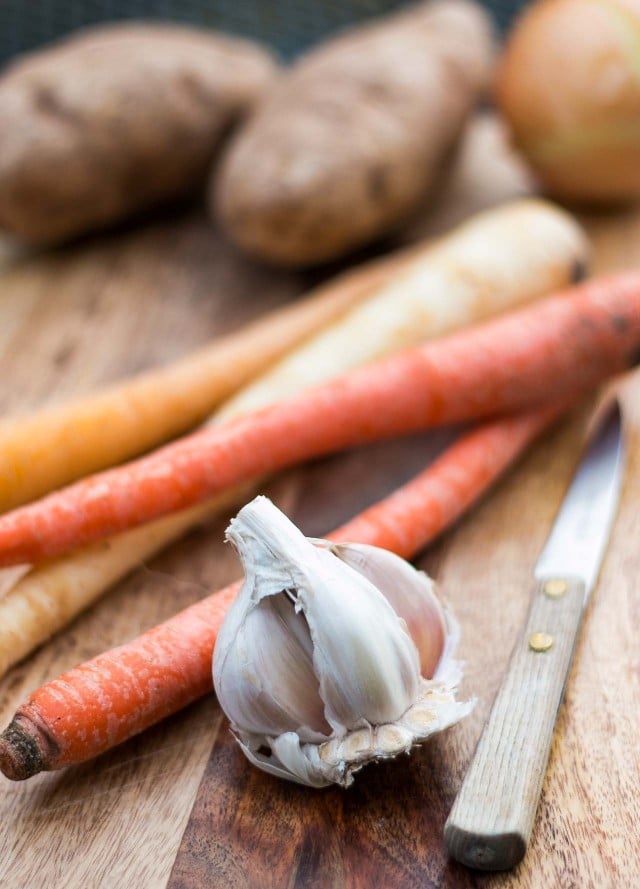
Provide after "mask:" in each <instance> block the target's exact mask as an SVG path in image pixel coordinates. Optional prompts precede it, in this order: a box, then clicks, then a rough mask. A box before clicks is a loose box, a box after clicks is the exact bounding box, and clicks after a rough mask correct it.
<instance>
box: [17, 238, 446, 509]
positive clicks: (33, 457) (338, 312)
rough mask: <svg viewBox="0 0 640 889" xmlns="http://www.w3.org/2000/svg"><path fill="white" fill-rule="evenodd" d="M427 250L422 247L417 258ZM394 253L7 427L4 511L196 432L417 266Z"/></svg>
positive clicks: (407, 256)
mask: <svg viewBox="0 0 640 889" xmlns="http://www.w3.org/2000/svg"><path fill="white" fill-rule="evenodd" d="M422 253H425V254H426V253H428V248H426V247H424V246H422V247H421V249H420V251H419V252H418V254H417V255H418V256H420V255H421V254H422ZM415 255H416V252H415V250H412V251H411V252H409V253H407V252H405V251H403V252H402V253H398V254H394V255H393V256H392V257H391V258H385V259H384V260H377V261H375V262H372V263H368V264H367V265H366V266H364V267H362V268H359V269H356V270H355V271H350V272H348V273H346V274H343V275H340V276H339V277H338V278H336V279H334V280H332V281H330V282H329V283H328V284H324V285H323V286H322V287H320V288H318V289H317V290H315V291H314V292H313V293H312V294H310V295H309V296H308V297H306V298H304V299H301V300H297V301H296V302H295V303H293V304H292V305H289V306H285V307H284V308H281V309H277V310H275V311H273V312H270V313H269V314H267V315H265V316H264V317H262V318H259V319H258V320H257V321H254V322H253V323H251V324H248V325H246V326H245V327H242V328H241V329H240V330H237V331H235V332H233V333H230V334H227V335H226V336H221V337H218V338H217V339H215V340H214V341H213V342H212V343H210V344H209V345H207V346H204V347H203V348H201V349H198V350H197V351H195V352H192V353H191V354H189V355H186V356H185V357H183V358H181V359H179V360H177V361H175V362H173V363H172V364H169V365H166V366H164V367H159V368H156V369H153V370H149V371H146V372H145V373H143V374H140V375H139V376H137V377H133V378H132V379H128V380H124V381H123V382H121V383H116V384H115V385H112V386H109V387H108V388H106V389H102V390H99V391H97V392H91V393H89V394H88V395H86V396H84V397H81V398H77V399H74V400H73V401H71V402H68V403H64V404H60V405H57V406H55V407H52V408H45V409H44V410H42V411H38V412H36V413H34V414H32V415H31V416H25V417H18V418H10V419H5V420H3V422H0V511H2V512H4V511H5V510H7V509H13V508H15V507H16V506H20V505H21V504H23V503H27V502H28V501H29V500H34V499H35V498H36V497H41V496H43V495H44V494H47V493H48V492H49V491H51V490H53V489H54V488H60V487H62V486H63V485H66V484H69V483H70V482H72V481H75V480H76V479H78V478H82V477H83V476H85V475H88V474H89V473H90V472H97V471H98V470H101V469H104V468H105V467H107V466H113V465H114V464H116V463H122V462H123V461H124V460H130V459H132V458H133V457H137V456H138V455H139V454H142V453H143V452H144V451H148V450H149V449H150V448H152V447H157V446H158V445H160V444H162V443H163V442H165V441H167V440H168V439H170V438H174V437H175V436H176V435H182V434H184V433H185V432H188V431H189V430H190V429H193V427H194V426H196V425H197V424H198V423H200V422H201V421H202V420H204V419H205V417H207V416H208V414H209V413H210V412H211V411H212V410H213V408H215V407H216V406H217V405H218V404H220V403H221V402H222V401H224V400H225V399H226V398H228V397H229V396H230V395H232V394H233V393H235V392H236V391H238V390H239V389H240V388H241V387H242V386H243V385H245V384H246V383H247V382H248V381H249V380H253V379H254V378H255V377H256V375H257V374H259V373H260V372H261V371H264V369H265V368H267V367H269V366H270V365H271V364H273V362H274V361H276V360H277V359H279V358H281V357H282V356H283V355H284V354H286V353H287V352H289V351H290V350H291V349H292V348H293V347H294V346H297V345H299V344H300V343H301V342H303V341H304V340H306V338H307V337H309V336H311V335H312V334H315V333H316V332H317V331H318V330H320V329H322V328H323V327H326V325H328V324H330V323H333V322H335V321H337V320H338V319H339V318H340V317H341V316H342V315H344V314H345V312H347V311H348V310H349V309H351V308H353V307H354V306H355V305H356V304H357V303H359V302H361V301H362V300H364V299H365V298H366V297H368V296H369V295H370V294H371V293H373V292H375V291H376V289H378V288H380V287H381V286H383V285H384V283H386V282H387V281H388V279H389V278H390V277H391V275H392V273H393V272H394V271H396V270H397V269H399V268H402V266H403V265H406V264H408V263H409V262H411V261H412V260H414V258H415Z"/></svg>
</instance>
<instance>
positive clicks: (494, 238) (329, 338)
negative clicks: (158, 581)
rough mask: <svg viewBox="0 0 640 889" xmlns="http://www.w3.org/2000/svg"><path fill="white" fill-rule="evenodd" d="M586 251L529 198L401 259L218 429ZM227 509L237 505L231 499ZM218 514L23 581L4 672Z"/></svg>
mask: <svg viewBox="0 0 640 889" xmlns="http://www.w3.org/2000/svg"><path fill="white" fill-rule="evenodd" d="M586 254H587V249H586V243H585V239H584V236H583V235H582V232H581V231H580V229H579V228H578V227H577V225H576V224H575V223H574V222H573V220H572V219H571V218H570V217H569V216H567V214H565V213H563V212H562V211H560V210H558V209H556V208H555V207H553V206H552V205H549V204H545V203H543V202H540V201H521V202H517V203H515V204H513V205H509V206H506V207H504V208H500V209H498V210H494V211H490V212H487V213H484V214H482V215H481V216H479V217H477V218H476V219H474V220H472V221H471V222H470V223H467V224H466V225H465V226H463V227H461V228H460V229H458V230H456V231H454V232H453V233H452V234H451V235H450V236H449V237H447V238H444V239H442V240H441V241H439V242H438V243H436V244H435V245H434V246H433V247H432V248H431V249H430V250H429V251H428V252H427V251H420V252H415V251H414V252H412V253H411V254H406V253H405V254H401V259H402V262H401V261H400V260H395V261H394V260H393V258H392V259H391V260H389V261H388V264H386V265H385V266H384V267H380V266H377V267H375V268H377V269H378V270H379V271H381V272H382V274H380V277H379V279H378V282H377V286H376V284H375V283H372V279H368V283H369V284H370V291H369V293H368V295H367V297H366V299H365V300H363V302H362V303H361V305H362V309H363V312H359V310H358V307H357V306H356V308H355V309H352V310H351V311H349V312H347V313H345V314H344V315H343V319H342V321H341V322H336V323H334V324H333V325H332V326H331V327H330V328H328V329H327V333H326V334H323V333H321V334H319V335H316V337H314V338H312V339H309V340H308V341H307V342H306V343H304V344H303V345H302V346H300V348H299V349H298V350H297V351H296V352H294V353H293V354H292V355H291V356H290V357H289V358H287V359H285V360H283V362H282V363H281V364H280V365H277V366H276V367H275V368H274V371H273V372H272V373H267V374H266V376H265V378H264V380H265V382H264V383H263V382H261V381H262V379H263V378H262V377H261V378H260V379H259V380H258V382H257V384H256V385H255V386H249V387H247V388H246V389H244V390H241V391H240V392H239V394H238V396H237V397H236V398H233V399H231V400H230V401H228V402H227V403H226V404H225V405H224V406H223V407H222V409H221V410H219V411H218V412H217V413H216V414H214V416H213V418H212V422H220V421H221V420H229V419H231V418H232V417H235V416H239V415H241V414H243V413H246V412H248V411H250V410H251V409H255V408H258V407H263V406H266V405H268V404H271V403H273V402H275V401H278V400H281V399H283V398H285V397H287V396H289V395H291V394H293V393H294V392H295V391H300V390H302V389H305V388H308V387H310V386H312V385H314V384H316V383H319V382H321V381H323V380H325V379H327V378H328V377H331V376H336V375H338V374H339V373H341V372H343V371H345V370H348V369H349V368H351V367H352V366H354V363H357V364H366V363H368V362H369V361H373V360H375V359H376V358H378V357H380V356H381V355H383V354H388V353H390V352H393V351H395V350H397V349H400V348H402V347H404V346H407V345H411V344H412V343H414V342H415V341H416V339H420V340H426V339H429V338H430V337H432V336H436V335H438V334H441V333H443V332H444V331H446V330H451V329H453V328H455V327H459V326H463V325H464V324H465V323H472V322H473V321H475V320H479V319H480V318H482V317H485V316H486V315H487V314H491V313H496V312H498V311H500V310H501V309H502V308H505V307H506V306H507V305H513V304H517V303H519V302H523V301H526V300H529V299H532V298H533V297H534V296H539V295H542V294H543V293H545V292H546V291H547V290H552V289H555V288H556V287H562V286H563V285H564V284H566V283H568V282H569V281H570V280H572V279H573V278H574V277H576V272H577V270H579V269H580V268H583V267H584V265H585V261H586ZM391 262H395V265H394V266H393V268H395V271H396V274H395V275H394V277H393V278H391V277H390V276H388V274H385V272H387V271H388V270H389V269H391V268H392V266H391ZM346 280H347V282H348V281H349V280H350V279H346ZM353 280H354V281H356V280H357V278H354V279H353ZM362 280H364V281H366V280H367V279H366V277H365V278H363V279H362ZM383 282H384V283H383ZM329 290H331V287H330V288H329ZM369 306H371V309H369ZM385 338H387V339H385ZM245 493H246V491H245ZM236 496H237V497H239V496H240V494H237V495H236ZM224 503H225V505H227V504H228V499H227V498H225V501H224ZM219 509H220V500H219V498H216V500H214V501H210V502H209V503H207V504H204V505H199V506H196V507H194V508H191V509H189V510H186V511H183V512H180V513H178V514H176V515H173V516H169V517H167V518H164V519H162V520H160V521H159V522H151V523H149V524H147V525H144V526H142V527H140V528H137V529H135V530H134V531H131V532H126V533H124V534H120V535H118V536H116V537H113V538H111V539H110V541H109V546H108V547H105V546H104V545H101V544H96V545H90V546H87V547H83V548H82V549H80V550H78V551H76V552H73V553H70V554H69V555H66V556H63V557H61V558H59V559H56V560H55V561H53V562H50V563H48V564H46V565H43V566H41V567H39V568H38V569H36V570H34V571H33V572H31V573H30V574H29V575H27V577H25V578H24V579H23V580H21V581H19V582H18V583H17V584H16V586H15V587H14V589H13V590H12V596H11V604H10V600H7V603H6V609H2V608H0V649H1V650H3V651H4V655H3V657H2V658H0V674H1V673H2V670H3V669H4V670H6V669H7V668H8V666H10V664H12V663H15V662H16V661H17V660H19V659H20V658H22V657H24V656H25V655H26V654H27V653H28V651H29V650H30V649H33V648H35V647H36V646H37V645H39V644H41V643H42V642H43V641H45V640H46V639H47V638H48V637H49V636H50V635H52V634H53V633H55V632H57V631H58V630H59V629H61V628H62V627H63V626H64V625H65V623H66V622H68V621H69V620H71V619H72V618H73V617H74V616H75V615H76V614H78V613H79V612H80V611H81V610H83V608H86V607H87V606H88V605H89V604H91V603H92V602H93V601H95V599H97V598H98V596H99V595H101V593H103V592H104V590H105V589H107V588H108V587H109V586H110V585H111V584H113V583H115V582H117V581H118V580H119V579H120V578H122V577H123V576H125V575H126V574H127V573H128V572H129V571H130V570H132V569H133V568H135V567H136V566H137V565H139V564H140V562H141V561H143V560H144V559H148V558H150V557H151V556H152V555H153V554H154V553H155V552H158V551H159V550H160V549H162V548H163V547H164V546H166V545H167V544H168V543H170V542H171V541H172V540H175V539H177V538H178V537H180V536H181V535H182V534H184V533H186V531H188V530H189V528H191V527H193V526H194V525H195V524H197V523H198V522H200V521H202V520H203V518H205V517H207V516H209V515H213V514H215V513H216V512H217V511H219ZM65 589H66V590H68V591H71V592H69V593H68V602H67V604H65V605H63V606H60V605H59V600H60V599H61V598H63V593H64V590H65ZM23 600H28V602H29V603H30V604H29V606H28V607H26V606H21V605H20V603H21V602H22V601H23ZM13 603H15V606H14V604H13ZM14 607H15V610H16V611H20V613H21V617H20V619H19V621H16V620H14V619H13V618H11V616H10V615H11V613H12V609H13V608H14ZM3 625H5V626H6V627H7V629H6V630H5V631H4V632H3V630H2V627H3ZM10 627H13V628H14V629H9V628H10ZM18 637H20V640H21V641H20V642H19V643H18V641H17V640H18Z"/></svg>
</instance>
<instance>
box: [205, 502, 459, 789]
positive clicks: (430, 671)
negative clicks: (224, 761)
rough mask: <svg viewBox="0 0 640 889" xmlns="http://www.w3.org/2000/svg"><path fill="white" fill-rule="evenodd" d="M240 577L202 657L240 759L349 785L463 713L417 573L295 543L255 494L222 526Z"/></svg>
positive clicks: (317, 543) (438, 612)
mask: <svg viewBox="0 0 640 889" xmlns="http://www.w3.org/2000/svg"><path fill="white" fill-rule="evenodd" d="M227 539H228V540H230V541H231V542H232V543H233V544H234V546H235V547H236V549H237V550H238V553H239V555H240V559H241V561H242V564H243V568H244V572H245V579H244V583H243V585H242V588H241V590H240V592H239V594H238V596H237V598H236V600H235V602H234V604H233V605H232V607H231V609H230V610H229V613H228V614H227V617H226V618H225V621H224V623H223V625H222V628H221V630H220V633H219V635H218V641H217V643H216V647H215V651H214V657H213V676H214V685H215V689H216V693H217V695H218V700H219V702H220V705H221V706H222V708H223V710H224V711H225V713H226V714H227V716H228V717H229V719H230V721H231V726H232V730H233V732H234V734H235V736H236V738H237V740H238V742H239V744H240V746H241V748H242V750H243V751H244V753H245V754H246V756H247V757H248V759H249V760H250V761H251V762H252V763H254V764H255V765H257V766H258V767H259V768H261V769H263V770H264V771H266V772H269V773H271V774H274V775H277V776H279V777H282V778H288V779H289V780H292V781H297V782H299V783H302V784H308V785H310V786H313V787H323V786H325V785H327V784H331V783H337V784H341V785H343V786H348V785H349V784H350V783H351V782H352V780H353V773H354V772H355V771H357V770H358V769H359V768H361V767H362V766H363V765H366V763H368V762H370V761H373V760H376V759H385V758H388V757H391V756H395V755H396V754H397V753H400V752H408V751H409V750H410V748H411V747H412V745H413V744H415V743H417V742H420V741H422V740H424V739H425V738H427V737H428V736H429V735H431V734H433V733H434V732H436V731H441V730H442V729H444V728H446V727H448V726H449V725H452V724H453V723H454V722H457V721H458V720H459V719H461V718H462V717H463V716H465V715H466V714H467V713H468V712H469V710H470V709H471V707H472V704H471V703H459V702H457V701H456V700H455V687H456V685H457V682H458V679H459V672H460V671H459V665H458V663H457V662H456V661H454V660H452V658H451V653H452V648H453V647H454V645H455V642H456V641H457V630H456V628H455V624H454V623H453V621H452V619H451V617H450V616H449V615H447V614H446V613H445V612H444V611H443V609H442V607H441V606H440V604H439V603H438V600H437V599H436V597H435V595H434V592H433V585H432V582H431V581H430V579H429V578H428V577H427V576H426V575H425V574H424V573H422V572H419V571H416V570H415V569H414V568H413V567H412V566H411V565H409V564H408V563H407V562H405V561H404V560H403V559H400V558H399V557H398V556H395V555H393V554H392V553H389V552H387V551H386V550H382V549H379V548H377V547H372V546H364V545H359V544H334V543H331V542H330V541H326V540H311V539H309V538H306V537H305V536H304V535H303V534H302V533H301V532H300V531H299V530H298V529H297V528H296V527H295V525H293V524H292V523H291V522H290V521H289V519H287V518H286V516H284V515H283V513H282V512H280V510H278V509H277V508H276V507H275V506H274V505H273V503H271V501H269V500H268V499H267V498H266V497H256V498H255V500H253V501H252V502H251V503H249V504H247V505H246V506H245V507H243V509H241V510H240V512H239V513H238V515H237V517H236V518H235V519H234V520H233V521H232V522H231V524H230V526H229V528H228V529H227Z"/></svg>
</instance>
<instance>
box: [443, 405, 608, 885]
mask: <svg viewBox="0 0 640 889" xmlns="http://www.w3.org/2000/svg"><path fill="white" fill-rule="evenodd" d="M623 457H624V454H623V441H622V421H621V412H620V405H619V403H618V401H617V400H616V399H614V400H612V402H611V404H610V405H609V406H608V408H607V409H606V410H605V412H604V414H603V415H602V416H601V419H600V421H599V422H598V423H597V425H596V427H595V430H594V432H593V433H592V435H591V436H590V438H589V442H588V444H587V446H586V449H585V452H584V455H583V457H582V459H581V460H580V463H579V465H578V469H577V471H576V473H575V475H574V477H573V480H572V482H571V484H570V486H569V489H568V491H567V494H566V496H565V498H564V500H563V502H562V505H561V507H560V511H559V512H558V515H557V517H556V520H555V523H554V525H553V528H552V530H551V534H550V535H549V538H548V540H547V542H546V544H545V546H544V549H543V550H542V554H541V556H540V558H539V559H538V563H537V565H536V567H535V572H534V576H535V581H536V586H535V590H534V594H533V599H532V602H531V607H530V611H529V615H528V618H527V622H526V625H525V629H524V632H523V634H522V637H521V638H520V640H519V641H518V643H517V645H516V647H515V649H514V652H513V654H512V657H511V661H510V663H509V666H508V668H507V672H506V675H505V678H504V681H503V684H502V686H501V688H500V691H499V692H498V695H497V697H496V699H495V702H494V705H493V709H492V711H491V715H490V716H489V720H488V722H487V725H486V726H485V729H484V732H483V734H482V737H481V738H480V742H479V744H478V747H477V749H476V752H475V755H474V758H473V760H472V763H471V766H470V767H469V771H468V772H467V775H466V777H465V779H464V781H463V784H462V787H461V789H460V792H459V794H458V796H457V798H456V801H455V803H454V805H453V808H452V810H451V814H450V815H449V818H448V819H447V823H446V824H445V828H444V836H445V841H446V844H447V848H448V850H449V853H450V854H451V855H452V856H453V857H454V858H456V859H457V860H458V861H460V862H462V863H463V864H466V865H468V866H469V867H474V868H479V869H481V870H505V869H507V868H510V867H513V866H514V865H515V864H517V863H518V862H519V861H520V860H521V858H522V857H523V855H524V853H525V851H526V848H527V844H528V842H529V838H530V836H531V830H532V827H533V822H534V818H535V813H536V809H537V806H538V800H539V798H540V793H541V791H542V782H543V779H544V773H545V768H546V765H547V760H548V758H549V750H550V747H551V740H552V737H553V730H554V726H555V722H556V717H557V714H558V709H559V707H560V703H561V700H562V695H563V691H564V686H565V683H566V679H567V675H568V672H569V668H570V666H571V658H572V655H573V650H574V647H575V642H576V638H577V635H578V630H579V627H580V622H581V619H582V614H583V611H584V607H585V604H586V602H587V599H588V597H589V593H590V592H591V590H592V588H593V586H594V584H595V581H596V578H597V575H598V570H599V567H600V562H601V561H602V556H603V553H604V550H605V547H606V544H607V540H608V537H609V531H610V528H611V524H612V522H613V517H614V515H615V511H616V507H617V504H618V497H619V493H620V486H621V480H622V472H623V468H622V464H623Z"/></svg>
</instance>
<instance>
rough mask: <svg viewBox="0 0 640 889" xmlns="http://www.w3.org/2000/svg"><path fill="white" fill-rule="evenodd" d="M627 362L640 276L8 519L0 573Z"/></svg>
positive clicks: (577, 291) (367, 376) (632, 353)
mask: <svg viewBox="0 0 640 889" xmlns="http://www.w3.org/2000/svg"><path fill="white" fill-rule="evenodd" d="M639 350H640V271H633V272H625V273H621V274H618V275H616V276H612V277H610V278H607V279H602V280H598V281H593V282H590V283H587V284H584V285H582V286H579V287H575V288H571V289H569V290H567V291H565V292H563V293H561V294H558V295H556V296H552V297H549V298H547V299H545V300H542V301H540V302H539V303H537V304H536V305H535V306H533V307H527V308H524V309H520V310H519V311H516V312H512V313H510V314H509V315H506V316H503V317H501V318H498V319H497V320H493V321H490V322H487V323H485V324H483V325H480V326H478V327H476V328H472V329H470V330H465V331H462V332H460V333H456V334H453V335H452V336H449V337H447V338H444V339H441V340H436V341H434V342H431V343H427V344H426V345H424V346H421V347H419V348H417V349H412V350H410V351H407V352H403V353H401V354H399V355H396V356H393V357H391V358H389V359H386V360H384V361H380V362H378V363H376V364H372V365H369V366H367V367H364V368H362V369H359V370H356V371H353V372H351V373H350V374H347V375H345V376H343V377H338V378H337V379H335V380H332V381H330V382H328V383H325V384H323V385H322V386H318V387H317V388H315V389H313V390H311V391H309V392H306V393H304V394H303V395H301V396H298V397H296V398H292V399H290V400H289V401H285V402H280V403H277V404H275V405H273V406H271V407H268V408H265V409H263V410H261V411H257V412H256V413H254V414H250V415H248V416H246V417H241V418H240V419H238V420H235V421H232V422H229V423H227V424H224V425H221V426H218V427H211V428H207V429H204V430H202V431H200V432H197V433H195V434H193V435H191V436H188V437H186V438H183V439H181V440H180V441H178V442H175V443H174V444H171V445H168V446H166V447H164V448H162V449H160V450H158V451H156V452H155V453H153V454H151V455H150V456H148V457H144V458H142V459H140V460H137V461H134V462H132V463H129V464H126V465H125V466H122V467H119V468H117V469H112V470H109V471H108V472H103V473H100V474H98V475H95V476H92V477H90V478H88V479H85V480H83V481H82V482H79V483H77V484H75V485H72V486H71V487H69V488H66V489H64V490H62V491H60V492H57V493H54V494H51V495H49V496H48V497H46V498H44V499H43V500H41V501H38V502H37V503H35V504H32V505H30V506H26V507H23V508H22V509H18V510H15V511H14V512H12V513H8V514H7V515H5V516H3V517H1V518H0V566H5V565H12V564H20V563H22V562H30V563H33V562H37V561H40V560H42V559H43V558H47V557H51V556H55V555H59V554H61V553H63V552H65V551H67V550H70V549H73V548H75V547H78V546H82V545H83V544H86V543H90V542H92V541H94V540H98V539H100V538H102V537H105V536H108V535H110V534H116V533H118V532H121V531H124V530H125V529H126V528H130V527H134V526H136V525H138V524H142V523H144V522H147V521H150V520H151V519H154V518H157V517H159V516H161V515H164V514H166V513H169V512H173V511H176V510H179V509H183V508H186V507H188V506H190V505H192V504H194V503H197V502H199V501H200V500H203V499H205V498H206V497H211V496H213V495H214V494H217V493H219V492H220V491H223V490H225V489H226V488H228V487H230V486H232V485H234V484H237V483H238V482H241V481H246V480H248V479H250V478H252V477H255V476H258V475H261V474H262V473H266V472H271V471H274V470H278V469H283V468H285V467H287V466H290V465H292V464H294V463H297V462H299V461H301V460H304V459H307V458H309V457H315V456H319V455H322V454H327V453H330V452H332V451H336V450H339V449H341V448H345V447H350V446H353V445H357V444H361V443H364V442H367V441H371V440H373V439H378V438H386V437H390V436H394V435H400V434H404V433H407V432H411V431H415V430H418V429H425V428H428V427H431V426H435V425H443V424H448V423H456V422H461V421H467V420H471V419H476V418H482V417H487V416H491V415H494V414H499V413H506V412H509V411H513V410H519V409H524V408H527V407H532V406H535V405H536V404H541V403H542V402H543V401H544V400H548V399H561V398H565V397H567V396H569V395H571V394H577V393H580V392H582V391H585V390H588V389H590V388H591V387H593V386H595V385H596V384H597V383H599V382H600V381H601V380H603V379H604V378H605V377H607V376H609V375H610V374H613V373H616V372H619V371H622V370H624V369H626V368H628V367H629V366H630V365H632V364H633V363H635V362H636V361H637V360H638V356H639Z"/></svg>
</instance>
